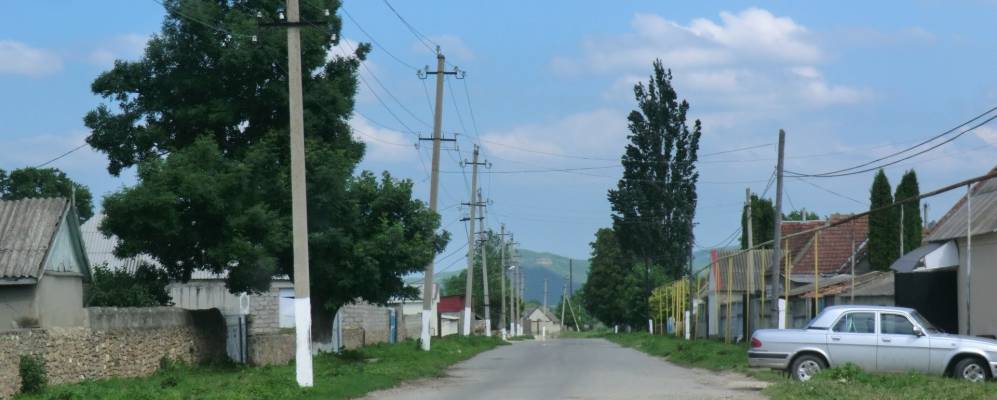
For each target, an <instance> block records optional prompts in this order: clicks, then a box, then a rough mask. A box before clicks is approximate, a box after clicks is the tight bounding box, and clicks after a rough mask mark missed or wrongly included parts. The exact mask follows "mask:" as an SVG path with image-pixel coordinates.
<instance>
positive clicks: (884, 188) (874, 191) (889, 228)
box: [869, 169, 900, 271]
mask: <svg viewBox="0 0 997 400" xmlns="http://www.w3.org/2000/svg"><path fill="white" fill-rule="evenodd" d="M891 192H892V191H891V190H890V180H889V179H888V178H887V177H886V174H885V173H884V172H883V170H882V169H880V170H879V173H877V174H876V177H875V178H874V179H873V181H872V188H871V189H870V190H869V209H870V210H875V209H877V208H880V207H883V206H887V205H890V204H892V203H893V195H892V194H891ZM898 215H899V214H898V211H897V208H896V207H893V208H889V209H886V210H880V211H875V212H873V213H871V214H870V215H869V263H870V264H871V265H872V268H873V269H876V270H880V271H885V270H888V269H889V268H890V264H893V261H895V260H896V259H897V258H898V257H899V256H900V247H899V246H900V243H898V241H899V240H900V237H899V232H900V231H899V229H900V226H899V224H898V221H897V217H898Z"/></svg>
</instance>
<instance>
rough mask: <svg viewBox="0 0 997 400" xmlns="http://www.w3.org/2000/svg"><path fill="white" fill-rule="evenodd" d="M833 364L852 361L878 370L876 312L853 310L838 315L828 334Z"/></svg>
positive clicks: (863, 366)
mask: <svg viewBox="0 0 997 400" xmlns="http://www.w3.org/2000/svg"><path fill="white" fill-rule="evenodd" d="M827 349H828V353H829V355H830V357H831V360H830V361H831V366H839V365H844V364H846V363H852V364H855V365H857V366H859V367H860V368H862V369H864V370H867V371H874V370H876V313H875V312H872V311H852V312H849V313H845V314H843V315H841V316H840V317H838V320H837V321H836V322H835V323H834V325H832V326H831V331H830V332H829V333H828V335H827Z"/></svg>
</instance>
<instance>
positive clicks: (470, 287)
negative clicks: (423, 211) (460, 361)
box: [462, 145, 479, 336]
mask: <svg viewBox="0 0 997 400" xmlns="http://www.w3.org/2000/svg"><path fill="white" fill-rule="evenodd" d="M472 157H473V158H472V159H471V160H472V161H471V162H470V164H471V201H470V202H468V203H467V206H468V208H469V209H470V215H471V217H470V220H469V221H470V222H468V224H469V226H470V230H469V231H468V235H467V273H466V275H465V276H466V277H467V279H466V280H465V286H464V329H463V331H462V333H463V334H464V336H469V335H470V334H471V322H472V321H474V314H473V312H472V311H471V308H472V307H474V235H475V230H474V219H475V217H474V214H475V211H476V210H477V209H478V207H477V201H475V195H476V194H477V192H478V164H479V163H478V145H474V153H472ZM465 163H467V161H466V160H465Z"/></svg>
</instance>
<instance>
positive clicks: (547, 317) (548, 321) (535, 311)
mask: <svg viewBox="0 0 997 400" xmlns="http://www.w3.org/2000/svg"><path fill="white" fill-rule="evenodd" d="M524 315H526V317H525V318H523V328H524V330H525V332H524V333H525V334H527V335H533V336H540V335H541V334H542V333H544V332H546V334H547V336H551V335H553V336H557V334H559V333H561V320H559V319H558V318H557V317H556V316H554V314H551V312H550V310H547V309H544V308H543V307H533V308H532V309H529V310H527V311H526V313H525V314H524Z"/></svg>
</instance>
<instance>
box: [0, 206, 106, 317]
mask: <svg viewBox="0 0 997 400" xmlns="http://www.w3.org/2000/svg"><path fill="white" fill-rule="evenodd" d="M81 236H82V235H81V234H80V224H79V217H78V216H77V214H76V207H75V206H74V205H73V202H72V201H71V200H70V199H66V198H38V199H23V200H0V330H6V329H11V328H24V327H71V326H82V325H83V324H84V319H85V318H84V313H83V303H84V302H83V287H84V283H85V282H87V281H89V279H90V263H89V261H88V260H87V254H86V251H85V250H84V246H83V240H82V237H81Z"/></svg>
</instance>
